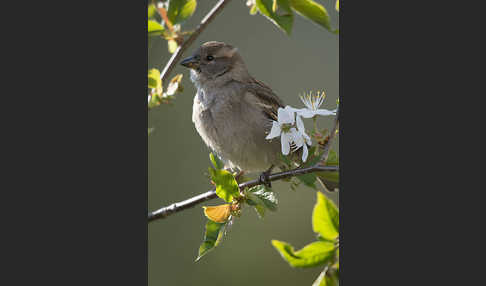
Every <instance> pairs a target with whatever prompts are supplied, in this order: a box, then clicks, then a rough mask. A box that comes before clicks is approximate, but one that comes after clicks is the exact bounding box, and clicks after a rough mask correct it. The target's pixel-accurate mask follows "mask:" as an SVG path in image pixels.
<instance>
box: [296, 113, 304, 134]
mask: <svg viewBox="0 0 486 286" xmlns="http://www.w3.org/2000/svg"><path fill="white" fill-rule="evenodd" d="M297 129H298V130H299V131H300V132H302V133H305V126H304V122H303V121H302V117H300V116H299V115H298V114H297Z"/></svg>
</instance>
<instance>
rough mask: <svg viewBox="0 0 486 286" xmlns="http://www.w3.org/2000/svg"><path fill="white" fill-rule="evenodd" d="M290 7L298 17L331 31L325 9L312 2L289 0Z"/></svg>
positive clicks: (308, 0)
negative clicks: (300, 16)
mask: <svg viewBox="0 0 486 286" xmlns="http://www.w3.org/2000/svg"><path fill="white" fill-rule="evenodd" d="M289 1H290V6H292V8H293V9H294V10H295V11H297V13H299V14H300V15H302V16H304V17H305V18H308V19H310V20H312V21H314V22H315V23H316V24H318V25H320V26H322V27H324V28H326V29H328V30H329V31H332V28H331V22H330V19H329V14H328V13H327V10H326V8H324V6H322V5H321V4H319V3H316V2H314V1H312V0H289Z"/></svg>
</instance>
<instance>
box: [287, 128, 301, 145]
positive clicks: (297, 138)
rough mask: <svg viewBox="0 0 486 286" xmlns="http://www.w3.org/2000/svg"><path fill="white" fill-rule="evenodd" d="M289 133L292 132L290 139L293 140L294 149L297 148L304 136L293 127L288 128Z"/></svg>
mask: <svg viewBox="0 0 486 286" xmlns="http://www.w3.org/2000/svg"><path fill="white" fill-rule="evenodd" d="M290 133H291V134H292V141H294V143H295V146H296V147H297V148H296V149H299V148H300V147H302V145H304V138H303V137H302V133H300V132H299V131H297V129H295V128H294V127H292V128H291V129H290Z"/></svg>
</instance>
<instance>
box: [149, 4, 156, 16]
mask: <svg viewBox="0 0 486 286" xmlns="http://www.w3.org/2000/svg"><path fill="white" fill-rule="evenodd" d="M155 15H157V8H156V7H155V5H154V4H150V5H148V19H152V18H154V17H155Z"/></svg>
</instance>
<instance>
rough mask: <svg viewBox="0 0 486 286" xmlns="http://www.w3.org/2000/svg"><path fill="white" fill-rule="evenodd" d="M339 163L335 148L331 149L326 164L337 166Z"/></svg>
mask: <svg viewBox="0 0 486 286" xmlns="http://www.w3.org/2000/svg"><path fill="white" fill-rule="evenodd" d="M337 165H339V157H338V155H337V153H336V151H334V150H329V154H328V155H327V161H326V166H337Z"/></svg>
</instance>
